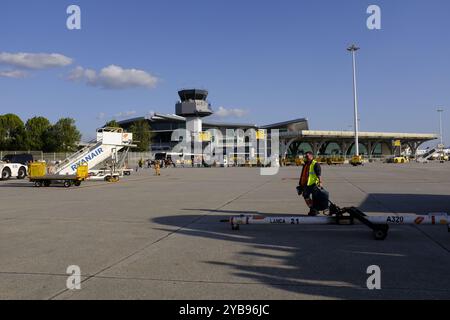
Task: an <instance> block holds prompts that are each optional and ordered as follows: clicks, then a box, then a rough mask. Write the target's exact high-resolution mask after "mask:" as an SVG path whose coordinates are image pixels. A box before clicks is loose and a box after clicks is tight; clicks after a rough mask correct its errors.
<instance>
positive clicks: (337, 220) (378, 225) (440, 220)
mask: <svg viewBox="0 0 450 320" xmlns="http://www.w3.org/2000/svg"><path fill="white" fill-rule="evenodd" d="M328 213H329V215H328V216H323V217H309V216H294V217H267V216H263V215H241V216H234V217H231V218H230V219H227V220H222V221H221V222H227V223H230V225H231V229H232V230H239V229H240V225H247V224H261V225H262V224H265V225H267V224H278V225H280V224H285V225H286V224H288V225H340V226H341V225H355V224H363V225H365V226H367V227H368V228H370V229H371V230H372V232H373V236H374V238H375V240H385V239H386V237H387V235H388V231H389V226H390V225H447V229H448V232H450V218H449V216H448V215H447V214H446V213H430V214H429V215H396V216H367V215H366V214H364V213H363V212H362V211H361V210H359V209H358V208H355V207H348V208H339V207H338V206H336V205H335V204H334V203H331V202H330V207H329V212H328Z"/></svg>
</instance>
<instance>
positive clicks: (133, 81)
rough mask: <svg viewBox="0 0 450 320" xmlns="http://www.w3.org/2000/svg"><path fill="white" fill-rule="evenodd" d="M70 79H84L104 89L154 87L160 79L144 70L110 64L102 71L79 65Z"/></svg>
mask: <svg viewBox="0 0 450 320" xmlns="http://www.w3.org/2000/svg"><path fill="white" fill-rule="evenodd" d="M69 80H72V81H84V82H86V83H87V84H88V85H91V86H94V87H100V88H103V89H127V88H136V87H145V88H154V87H155V86H156V84H157V83H158V80H159V79H158V78H157V77H155V76H153V75H151V74H149V73H147V72H145V71H143V70H138V69H124V68H122V67H120V66H116V65H110V66H108V67H106V68H103V69H102V70H100V72H96V71H95V70H92V69H85V68H82V67H77V68H75V69H74V70H72V72H71V73H70V75H69Z"/></svg>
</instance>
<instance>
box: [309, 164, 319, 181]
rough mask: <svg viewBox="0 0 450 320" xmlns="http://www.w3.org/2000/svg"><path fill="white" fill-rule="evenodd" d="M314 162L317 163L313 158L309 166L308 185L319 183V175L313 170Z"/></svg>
mask: <svg viewBox="0 0 450 320" xmlns="http://www.w3.org/2000/svg"><path fill="white" fill-rule="evenodd" d="M316 164H317V161H316V160H313V161H312V162H311V165H310V166H309V174H308V187H311V186H315V185H318V184H319V177H318V176H317V175H316V172H315V171H314V169H315V167H316Z"/></svg>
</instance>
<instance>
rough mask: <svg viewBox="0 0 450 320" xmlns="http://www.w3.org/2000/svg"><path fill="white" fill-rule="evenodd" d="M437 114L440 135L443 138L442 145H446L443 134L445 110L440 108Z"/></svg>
mask: <svg viewBox="0 0 450 320" xmlns="http://www.w3.org/2000/svg"><path fill="white" fill-rule="evenodd" d="M437 112H438V113H439V134H440V136H441V145H443V144H444V135H443V132H442V112H444V109H443V108H438V109H437Z"/></svg>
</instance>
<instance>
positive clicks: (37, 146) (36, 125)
mask: <svg viewBox="0 0 450 320" xmlns="http://www.w3.org/2000/svg"><path fill="white" fill-rule="evenodd" d="M51 126H52V125H51V123H50V121H48V119H47V118H44V117H34V118H31V119H29V120H28V121H27V123H26V124H25V131H26V144H27V148H28V150H44V148H45V138H46V135H47V132H48V131H49V130H50V128H51Z"/></svg>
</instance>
